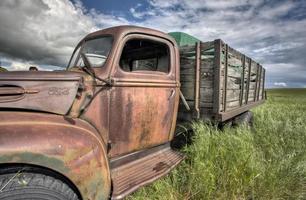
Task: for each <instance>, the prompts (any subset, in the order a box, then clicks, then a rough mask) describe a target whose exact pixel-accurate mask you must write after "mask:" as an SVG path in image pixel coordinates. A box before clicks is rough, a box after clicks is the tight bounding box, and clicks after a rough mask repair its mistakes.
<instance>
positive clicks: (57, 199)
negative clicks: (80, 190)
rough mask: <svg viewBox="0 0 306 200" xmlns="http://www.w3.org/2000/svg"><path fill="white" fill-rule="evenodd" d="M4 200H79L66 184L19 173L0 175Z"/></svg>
mask: <svg viewBox="0 0 306 200" xmlns="http://www.w3.org/2000/svg"><path fill="white" fill-rule="evenodd" d="M0 199H1V200H2V199H3V200H19V199H20V200H38V199H39V200H79V198H78V196H77V194H76V193H75V192H74V191H73V190H72V189H71V188H70V187H69V186H68V185H67V184H65V183H64V182H62V181H61V180H59V179H56V178H54V177H51V176H47V175H43V174H39V173H29V172H19V173H18V172H17V173H7V174H2V175H0Z"/></svg>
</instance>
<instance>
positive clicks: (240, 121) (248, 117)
mask: <svg viewBox="0 0 306 200" xmlns="http://www.w3.org/2000/svg"><path fill="white" fill-rule="evenodd" d="M233 125H234V126H242V125H246V126H252V125H253V113H252V112H251V111H247V112H245V113H242V114H241V115H238V116H237V117H235V118H234V120H233Z"/></svg>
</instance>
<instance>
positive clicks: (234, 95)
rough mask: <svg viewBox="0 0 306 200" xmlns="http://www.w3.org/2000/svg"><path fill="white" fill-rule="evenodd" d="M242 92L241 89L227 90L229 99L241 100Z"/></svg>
mask: <svg viewBox="0 0 306 200" xmlns="http://www.w3.org/2000/svg"><path fill="white" fill-rule="evenodd" d="M240 92H241V90H227V94H226V95H227V101H233V100H239V95H240ZM224 102H225V101H224Z"/></svg>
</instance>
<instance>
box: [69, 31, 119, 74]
mask: <svg viewBox="0 0 306 200" xmlns="http://www.w3.org/2000/svg"><path fill="white" fill-rule="evenodd" d="M103 37H108V38H110V39H111V48H110V50H109V52H108V55H107V58H106V60H105V62H104V63H103V64H102V65H100V66H95V67H92V68H94V69H100V68H101V69H103V68H105V67H104V66H105V64H106V63H107V61H108V59H109V57H110V55H111V52H112V50H113V48H114V40H115V38H114V36H113V35H111V34H104V35H99V36H94V37H88V38H84V39H83V40H81V41H80V42H79V44H78V45H77V46H76V47H75V49H74V50H73V52H72V54H71V56H70V59H69V62H68V65H67V67H66V70H69V69H70V68H73V67H75V66H76V63H77V61H78V60H79V59H80V52H81V51H82V50H83V48H84V43H85V42H87V41H90V40H95V39H99V38H103ZM78 50H79V52H78V54H77V55H76V59H75V61H74V64H73V66H72V67H71V66H70V65H71V62H72V61H73V60H72V59H73V56H74V54H75V53H77V51H78Z"/></svg>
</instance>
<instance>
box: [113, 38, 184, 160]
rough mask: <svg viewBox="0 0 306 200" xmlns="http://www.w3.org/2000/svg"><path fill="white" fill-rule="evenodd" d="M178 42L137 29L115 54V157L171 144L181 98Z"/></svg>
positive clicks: (125, 39)
mask: <svg viewBox="0 0 306 200" xmlns="http://www.w3.org/2000/svg"><path fill="white" fill-rule="evenodd" d="M175 56H176V54H175V51H174V47H173V44H172V43H170V42H169V41H168V40H166V39H162V38H159V37H153V36H147V35H141V34H132V35H128V36H126V37H125V38H124V40H123V41H122V42H121V45H119V51H118V55H117V56H115V57H116V59H115V60H114V63H115V66H114V71H113V79H114V85H113V88H112V91H111V99H110V100H111V102H110V134H109V138H110V142H111V149H110V152H109V155H110V157H115V156H118V155H123V154H128V153H131V152H134V151H138V150H141V149H145V148H149V147H153V146H156V145H159V144H164V143H167V142H168V141H169V140H170V139H171V137H172V134H173V132H174V127H175V123H176V113H177V107H178V101H179V82H178V81H179V80H178V77H177V76H176V65H177V64H178V63H176V58H175Z"/></svg>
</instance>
